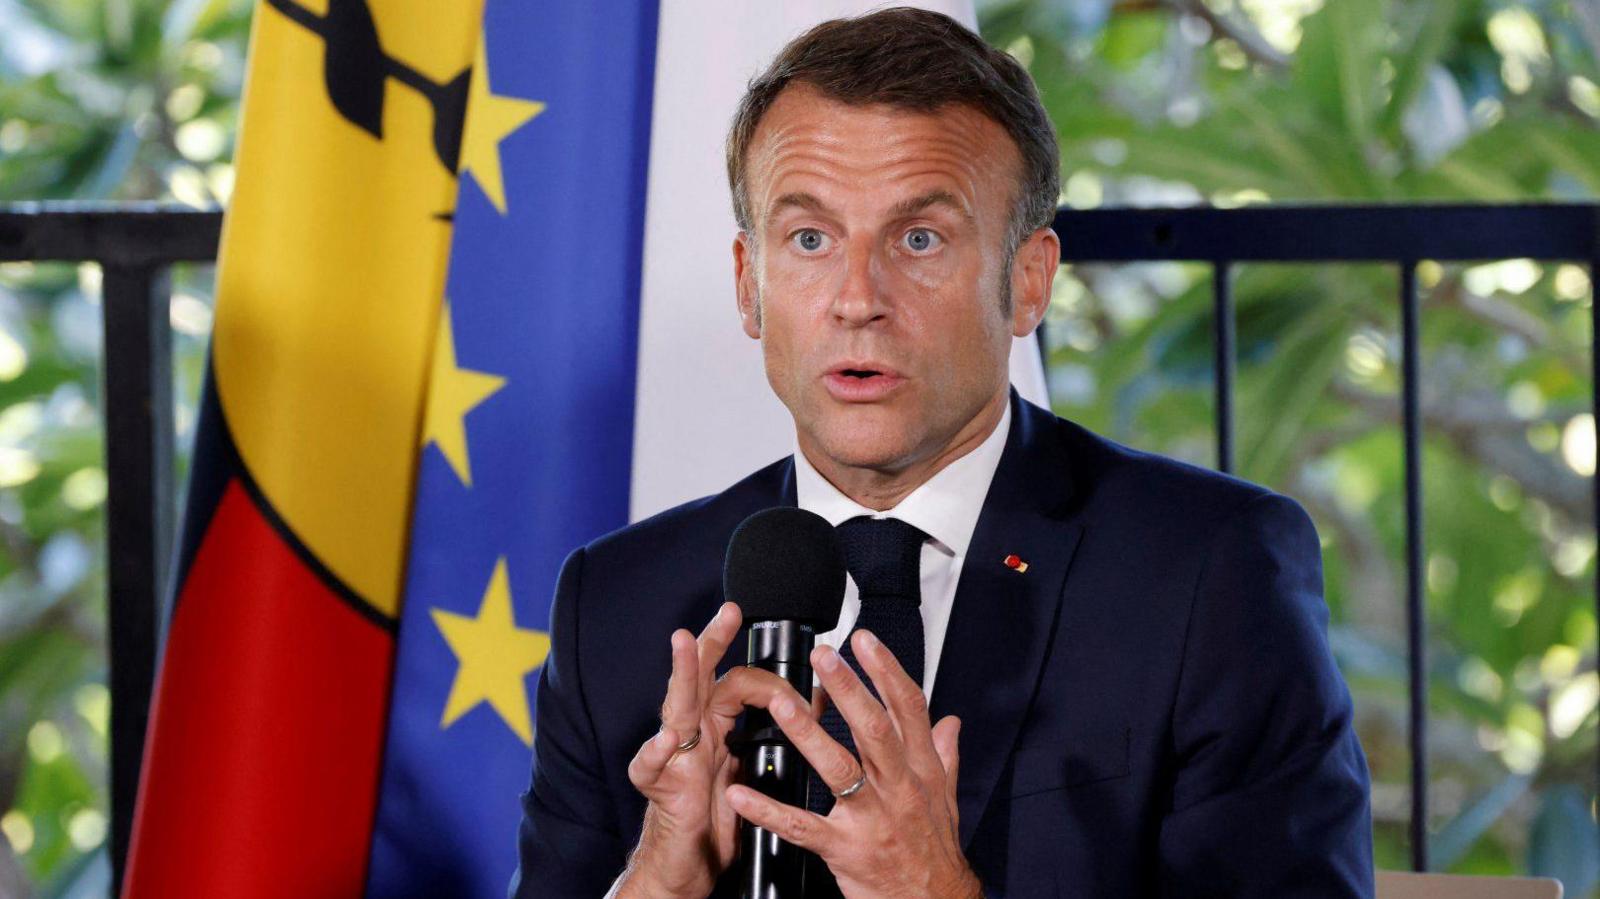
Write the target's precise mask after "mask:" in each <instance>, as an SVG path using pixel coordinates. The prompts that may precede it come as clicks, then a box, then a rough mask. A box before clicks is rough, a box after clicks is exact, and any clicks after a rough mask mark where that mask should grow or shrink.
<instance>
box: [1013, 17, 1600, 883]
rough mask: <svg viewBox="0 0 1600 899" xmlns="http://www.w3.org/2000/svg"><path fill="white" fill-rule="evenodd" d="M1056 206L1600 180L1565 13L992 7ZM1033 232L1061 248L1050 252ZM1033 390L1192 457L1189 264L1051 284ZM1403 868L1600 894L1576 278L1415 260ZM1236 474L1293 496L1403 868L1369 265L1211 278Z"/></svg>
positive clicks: (1590, 40)
mask: <svg viewBox="0 0 1600 899" xmlns="http://www.w3.org/2000/svg"><path fill="white" fill-rule="evenodd" d="M983 31H984V35H985V36H986V37H987V38H988V39H989V40H991V41H992V42H994V43H996V44H998V45H999V46H1002V47H1005V48H1007V49H1008V50H1009V51H1010V52H1011V53H1012V54H1013V55H1015V56H1016V57H1017V58H1018V59H1020V60H1022V61H1023V62H1024V63H1026V64H1027V65H1028V67H1029V68H1030V70H1031V71H1032V72H1033V74H1034V77H1035V78H1036V79H1037V80H1038V82H1039V85H1040V87H1041V89H1042V91H1043V93H1044V96H1045V101H1046V104H1047V105H1048V106H1049V108H1050V112H1051V115H1052V116H1053V118H1054V119H1055V122H1056V124H1057V126H1058V129H1059V131H1060V133H1061V136H1062V157H1063V163H1064V170H1063V174H1064V175H1065V176H1066V182H1065V191H1064V197H1063V199H1064V201H1065V202H1066V203H1068V204H1070V205H1072V206H1078V207H1092V206H1100V205H1169V204H1179V205H1183V204H1193V203H1211V204H1215V205H1217V206H1224V207H1226V206H1237V205H1242V204H1246V203H1263V202H1286V201H1288V202H1296V201H1299V202H1303V201H1315V202H1338V201H1346V202H1401V201H1424V200H1426V201H1436V200H1454V201H1489V202H1507V201H1519V200H1532V199H1541V200H1551V199H1585V200H1591V199H1593V198H1594V196H1595V193H1596V191H1597V189H1600V128H1597V124H1600V87H1597V86H1596V84H1597V82H1600V71H1597V67H1596V60H1597V57H1600V3H1596V2H1594V0H1533V2H1523V3H1514V2H1494V0H1457V2H1451V0H1439V2H1430V3H1400V2H1386V0H1325V2H1321V3H1319V2H1317V0H1282V2H1270V0H1205V2H1202V0H1169V2H1153V0H1152V2H1109V0H1075V2H1015V3H997V4H993V5H989V6H987V7H985V8H984V10H983ZM1062 237H1063V240H1064V241H1066V242H1067V243H1069V244H1070V243H1071V241H1072V235H1071V234H1065V235H1063V236H1062ZM1064 274H1065V275H1067V277H1065V278H1062V279H1061V280H1060V281H1059V286H1058V291H1057V296H1056V298H1055V300H1056V301H1055V303H1054V305H1053V308H1052V310H1051V314H1050V318H1049V328H1048V331H1047V335H1048V336H1049V337H1050V339H1051V350H1050V376H1051V387H1052V390H1051V396H1052V399H1053V400H1054V402H1055V404H1056V408H1057V411H1058V412H1059V413H1060V414H1062V415H1064V416H1067V417H1069V418H1073V419H1075V420H1077V421H1080V422H1082V423H1084V424H1086V425H1087V426H1089V427H1091V428H1094V429H1096V430H1099V431H1101V432H1102V433H1105V434H1108V435H1109V436H1111V437H1113V438H1115V439H1118V440H1121V441H1124V442H1126V443H1130V444H1132V445H1134V446H1138V447H1141V448H1146V449H1152V450H1157V451H1160V452H1165V453H1169V454H1171V455H1175V456H1179V457H1182V458H1188V459H1190V460H1192V461H1195V462H1197V463H1200V464H1213V463H1214V450H1213V449H1212V447H1213V444H1214V438H1213V432H1212V424H1211V421H1212V419H1211V416H1212V414H1213V405H1214V404H1213V400H1212V392H1211V391H1212V373H1211V363H1210V354H1211V347H1212V344H1211V339H1212V338H1211V284H1210V271H1209V269H1207V268H1205V267H1196V266H1185V265H1142V266H1121V267H1106V266H1079V267H1076V268H1075V269H1074V270H1072V271H1070V272H1066V273H1064ZM1419 280H1420V283H1421V287H1422V291H1423V293H1422V300H1423V316H1422V321H1423V333H1422V345H1423V372H1424V376H1423V384H1422V393H1421V396H1422V405H1423V410H1424V421H1425V444H1426V445H1425V448H1424V465H1423V478H1424V489H1425V490H1426V491H1427V493H1426V500H1425V514H1424V521H1425V524H1426V528H1427V530H1426V536H1427V543H1426V553H1425V557H1426V560H1427V561H1426V564H1427V571H1426V575H1427V576H1426V584H1427V597H1426V608H1427V611H1428V615H1429V629H1428V640H1429V647H1428V648H1429V653H1430V657H1429V661H1430V665H1429V678H1430V680H1429V705H1430V713H1431V714H1430V728H1431V730H1430V742H1429V752H1430V758H1429V762H1430V765H1431V766H1432V767H1431V775H1432V776H1431V778H1430V781H1431V788H1432V792H1431V800H1432V801H1431V805H1430V808H1429V809H1428V822H1429V827H1430V830H1431V832H1432V837H1431V839H1430V849H1431V855H1432V862H1433V865H1434V867H1435V869H1437V870H1447V871H1456V872H1463V873H1523V872H1527V873H1539V874H1549V875H1554V876H1557V877H1560V878H1561V879H1562V880H1563V881H1564V882H1565V884H1566V885H1567V895H1569V896H1587V895H1592V894H1593V893H1594V891H1595V888H1596V884H1597V878H1600V833H1597V831H1596V828H1595V790H1594V776H1595V762H1594V758H1595V756H1594V753H1595V732H1596V731H1595V724H1596V713H1595V707H1596V699H1597V697H1600V681H1597V679H1596V675H1595V657H1594V646H1595V617H1594V584H1595V581H1594V578H1595V568H1594V565H1595V539H1594V531H1593V526H1594V522H1593V517H1594V516H1593V499H1592V493H1591V490H1592V482H1591V480H1590V478H1592V476H1593V473H1594V467H1595V447H1594V422H1593V419H1592V418H1591V415H1590V409H1589V404H1590V378H1589V347H1590V342H1591V328H1590V316H1591V308H1590V307H1591V293H1590V289H1589V281H1588V277H1587V275H1586V273H1585V272H1584V270H1583V269H1581V268H1579V267H1578V266H1574V265H1553V266H1541V265H1538V264H1535V263H1533V262H1531V261H1529V260H1509V261H1501V262H1497V263H1494V264H1488V265H1479V266H1469V267H1459V266H1450V267H1445V266H1440V265H1438V264H1433V263H1424V264H1423V265H1422V266H1421V267H1420V269H1419ZM1235 296H1236V302H1237V304H1238V351H1239V377H1238V382H1237V396H1238V403H1239V406H1238V412H1237V415H1238V427H1237V431H1238V434H1237V440H1238V443H1237V449H1236V457H1237V463H1238V469H1239V473H1240V474H1241V475H1242V476H1244V477H1246V478H1249V479H1251V480H1254V481H1258V482H1261V483H1264V484H1268V485H1270V486H1272V487H1274V488H1276V489H1279V490H1282V491H1284V492H1286V493H1288V494H1290V495H1292V496H1294V497H1296V498H1297V499H1299V500H1300V501H1301V502H1302V503H1304V504H1305V505H1306V506H1307V508H1308V509H1309V510H1310V511H1311V513H1312V515H1313V517H1314V518H1315V520H1316V522H1317V525H1318V529H1319V531H1320V532H1321V534H1322V537H1323V543H1324V558H1325V566H1326V579H1327V585H1328V600H1329V605H1330V606H1331V607H1332V611H1333V619H1334V624H1333V632H1332V637H1333V641H1334V647H1335V651H1336V653H1337V655H1338V658H1339V662H1340V666H1341V669H1342V670H1343V672H1344V674H1345V676H1346V678H1347V679H1348V680H1349V681H1350V682H1351V686H1352V688H1353V690H1354V692H1355V695H1356V711H1357V717H1358V727H1359V730H1360V733H1361V738H1362V743H1363V746H1364V747H1365V749H1366V751H1367V755H1368V758H1369V761H1370V764H1371V766H1372V770H1373V777H1374V790H1373V814H1374V825H1375V835H1376V838H1377V847H1376V848H1377V856H1378V862H1379V865H1380V866H1381V867H1385V868H1404V867H1406V866H1407V865H1408V858H1409V846H1408V834H1407V827H1406V819H1407V816H1408V814H1409V791H1408V786H1407V777H1408V773H1409V772H1408V768H1409V752H1408V749H1407V744H1406V734H1405V726H1406V723H1405V722H1406V717H1407V713H1406V693H1405V688H1406V681H1405V638H1404V634H1405V618H1404V608H1405V605H1404V596H1405V569H1404V553H1405V529H1404V496H1405V494H1404V481H1403V469H1402V465H1401V436H1400V431H1399V427H1398V422H1399V393H1398V391H1399V371H1398V366H1399V357H1400V353H1399V336H1398V332H1397V329H1398V314H1399V304H1398V296H1399V286H1398V280H1397V275H1396V272H1395V270H1394V269H1393V268H1389V267H1380V266H1320V267H1293V266H1266V265H1255V266H1248V267H1244V268H1243V269H1241V270H1240V272H1239V274H1238V276H1237V280H1236V282H1235Z"/></svg>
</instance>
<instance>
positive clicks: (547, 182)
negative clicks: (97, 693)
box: [124, 0, 1043, 899]
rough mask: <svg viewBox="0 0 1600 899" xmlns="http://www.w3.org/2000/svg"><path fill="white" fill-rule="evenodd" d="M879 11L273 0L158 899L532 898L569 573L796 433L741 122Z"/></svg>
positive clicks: (163, 726)
mask: <svg viewBox="0 0 1600 899" xmlns="http://www.w3.org/2000/svg"><path fill="white" fill-rule="evenodd" d="M927 5H931V6H933V7H934V8H940V9H943V10H944V11H946V12H950V13H952V14H954V15H956V16H957V17H958V18H960V19H962V20H964V21H966V22H967V23H968V24H969V25H970V24H971V23H972V11H971V6H970V3H961V2H952V3H945V4H941V3H930V4H927ZM867 8H870V7H869V4H866V3H862V2H860V0H855V2H845V0H839V2H817V3H811V4H782V5H781V6H780V5H779V4H775V3H774V4H765V3H762V4H750V3H746V2H740V0H706V2H696V3H688V2H666V0H662V2H661V3H660V4H659V5H658V3H657V2H656V0H611V2H606V3H576V2H573V3H559V4H532V3H526V2H518V0H488V2H487V7H486V8H482V7H478V6H475V5H474V4H472V3H470V2H467V3H459V4H458V3H431V2H424V0H264V2H262V3H261V4H260V6H259V7H258V10H257V12H256V16H255V22H254V33H253V35H252V47H251V62H250V70H249V75H248V78H247V84H246V90H245V98H244V108H243V119H242V121H243V126H242V129H241V134H240V139H239V151H238V155H237V159H236V163H237V166H238V171H239V177H238V188H237V189H236V191H235V193H234V197H233V200H232V203H231V206H230V208H229V210H228V214H227V219H226V224H225V226H224V232H223V245H222V253H221V258H220V261H219V268H218V304H217V315H216V330H215V335H214V337H213V343H212V348H211V369H210V378H209V379H208V384H207V387H206V391H205V396H204V399H203V408H202V415H201V424H200V428H199V436H198V438H197V440H198V442H197V445H196V452H195V467H194V474H193V475H192V478H191V483H190V486H189V498H188V503H187V511H186V518H185V526H184V539H183V548H182V553H181V558H180V566H181V567H180V571H179V572H178V577H177V578H176V579H175V583H176V584H177V585H178V586H177V591H178V595H177V600H176V604H175V610H174V613H173V620H172V623H171V627H170V630H169V637H168V643H167V648H166V654H165V658H164V661H163V666H162V670H161V672H160V675H159V678H158V683H157V695H156V703H155V706H154V709H153V712H152V719H151V733H150V737H149V740H148V741H147V745H146V754H145V767H144V774H143V781H142V783H141V790H140V798H139V807H138V810H137V815H136V821H135V829H134V837H133V847H132V851H131V854H130V864H129V868H128V873H127V877H126V882H125V891H124V895H125V896H129V897H135V899H144V897H157V896H160V897H187V896H207V897H210V896H229V897H250V896H258V895H259V896H297V897H299V896H305V897H343V896H358V895H363V894H366V895H371V896H465V897H478V896H482V897H491V896H495V897H498V896H503V895H505V891H506V886H507V882H508V880H509V878H510V875H511V872H512V869H513V868H514V866H515V844H514V840H515V834H516V823H517V816H518V814H519V811H518V804H517V796H518V794H519V793H520V792H521V791H522V790H524V789H525V788H526V786H527V782H528V772H529V767H530V763H531V760H532V749H531V747H532V742H533V726H534V725H533V722H534V720H535V717H534V708H533V695H532V686H533V684H534V681H535V679H536V677H537V674H538V670H539V666H540V664H541V663H542V662H543V659H544V656H545V653H546V651H547V649H548V646H549V639H548V636H547V634H546V633H545V628H546V627H547V626H548V621H549V599H550V594H551V589H552V587H553V585H554V583H555V579H556V574H557V572H558V571H559V568H560V564H561V561H562V559H563V558H564V557H565V555H566V554H567V553H568V552H569V551H570V550H571V549H572V548H573V547H575V546H577V545H579V544H581V543H583V542H585V541H587V540H590V539H592V538H594V537H596V536H598V535H600V534H602V533H604V532H606V531H609V530H612V529H615V528H617V527H620V526H622V525H624V524H626V523H627V522H628V521H630V520H637V519H639V518H642V517H645V516H647V515H649V514H653V513H654V512H656V511H659V510H661V509H663V508H666V507H668V506H671V505H675V504H677V503H679V502H682V501H684V500H687V499H690V498H693V497H695V496H699V495H703V494H706V493H710V492H714V491H716V490H719V489H721V488H722V487H724V486H726V485H727V484H729V483H732V482H733V481H734V480H736V479H737V478H738V477H740V476H742V475H743V474H744V473H746V472H748V471H751V470H753V469H755V468H757V467H759V466H760V465H763V464H765V463H767V462H770V461H771V460H772V459H775V458H778V457H780V456H783V455H786V454H787V453H789V452H791V451H792V447H793V444H792V440H793V438H792V425H791V423H790V421H789V419H788V416H787V413H786V412H785V411H784V409H783V408H782V406H780V405H779V404H778V403H777V401H776V400H775V399H773V398H772V396H771V394H770V392H769V390H768V388H767V386H766V382H765V379H764V377H763V375H762V369H761V360H760V350H759V345H758V344H756V343H755V342H753V341H749V340H748V339H746V338H745V337H744V335H743V334H742V332H741V331H740V329H739V327H738V321H737V316H736V314H735V312H734V308H735V307H734V300H733V277H732V271H731V262H730V255H731V254H730V250H729V246H730V244H731V242H732V237H733V234H734V230H735V225H734V223H733V218H732V213H731V210H730V208H729V200H728V196H727V186H726V183H725V176H724V174H723V170H722V155H721V142H722V139H723V135H724V132H725V129H726V127H727V123H728V119H729V116H730V115H731V113H732V110H733V108H734V105H735V103H736V102H737V100H738V97H739V95H740V93H741V91H742V90H743V87H744V83H745V81H746V80H747V79H748V78H749V77H750V76H751V75H752V74H754V73H755V72H756V71H758V70H759V69H760V67H761V66H762V65H764V64H765V62H766V61H768V60H769V59H770V58H771V56H772V55H773V53H774V52H775V51H776V50H777V49H778V48H779V47H780V46H781V45H782V44H783V43H784V42H785V41H787V40H788V39H789V38H791V37H793V36H794V35H796V34H798V33H799V32H800V31H803V30H804V29H805V28H806V27H808V26H809V25H811V24H814V23H815V22H817V21H820V20H822V19H825V18H831V17H834V16H839V15H850V14H854V13H859V12H861V11H863V10H865V9H867ZM463 122H464V124H463ZM1012 371H1013V382H1014V383H1015V384H1016V385H1017V387H1018V388H1019V389H1020V390H1021V391H1022V392H1023V394H1024V395H1025V396H1028V397H1029V398H1031V399H1035V400H1036V401H1037V400H1042V398H1043V375H1042V371H1041V368H1040V364H1039V358H1038V355H1037V353H1036V351H1035V350H1034V349H1033V346H1032V344H1031V342H1029V341H1025V340H1023V341H1019V342H1018V345H1017V347H1016V351H1015V352H1014V353H1013V364H1012ZM663 645H664V644H663ZM595 713H596V714H605V710H604V709H596V710H595Z"/></svg>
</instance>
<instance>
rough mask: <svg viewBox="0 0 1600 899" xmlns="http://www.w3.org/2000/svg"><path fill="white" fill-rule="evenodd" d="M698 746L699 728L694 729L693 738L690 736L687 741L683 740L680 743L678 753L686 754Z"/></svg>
mask: <svg viewBox="0 0 1600 899" xmlns="http://www.w3.org/2000/svg"><path fill="white" fill-rule="evenodd" d="M699 745H700V730H699V728H696V729H695V732H694V736H692V737H690V738H689V739H687V740H684V741H683V742H682V743H679V744H678V751H679V752H688V751H689V750H691V749H693V748H695V747H696V746H699Z"/></svg>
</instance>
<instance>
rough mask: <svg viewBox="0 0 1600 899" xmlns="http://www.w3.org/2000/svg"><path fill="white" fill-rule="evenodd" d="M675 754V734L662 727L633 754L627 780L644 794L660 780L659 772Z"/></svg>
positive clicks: (676, 748)
mask: <svg viewBox="0 0 1600 899" xmlns="http://www.w3.org/2000/svg"><path fill="white" fill-rule="evenodd" d="M677 752H678V735H677V733H675V732H674V731H673V730H671V729H670V728H666V727H663V728H662V729H661V730H659V731H657V732H656V735H655V736H653V737H651V738H650V739H648V740H646V741H644V745H643V746H640V747H639V751H638V752H636V753H634V754H633V761H631V762H629V763H628V780H630V781H632V782H633V785H634V786H635V787H637V788H638V789H639V791H640V792H646V791H647V790H649V789H650V787H652V786H653V785H654V784H655V782H656V781H657V780H659V779H660V777H661V772H662V771H664V770H666V767H667V763H668V762H670V761H672V757H673V756H674V755H676V754H677ZM646 795H647V796H648V795H649V794H648V793H646Z"/></svg>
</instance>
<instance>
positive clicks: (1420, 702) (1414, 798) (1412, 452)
mask: <svg viewBox="0 0 1600 899" xmlns="http://www.w3.org/2000/svg"><path fill="white" fill-rule="evenodd" d="M1418 319H1419V315H1418V301H1417V263H1416V261H1415V260H1412V259H1407V260H1404V261H1402V262H1401V263H1400V341H1401V347H1402V349H1401V381H1400V384H1401V419H1402V423H1403V428H1404V431H1405V474H1406V660H1407V662H1408V663H1409V664H1408V674H1409V683H1408V686H1409V688H1410V694H1411V728H1410V737H1411V867H1412V870H1415V871H1426V870H1428V717H1427V716H1428V701H1427V700H1428V675H1427V667H1428V666H1427V648H1428V647H1427V638H1426V634H1425V631H1424V628H1423V592H1422V591H1423V578H1422V573H1423V569H1422V547H1423V534H1422V414H1421V412H1420V410H1419V408H1418V405H1419V404H1418V397H1417V394H1418V392H1419V390H1420V382H1419V380H1418V375H1417V372H1418V369H1419V367H1420V363H1421V359H1420V350H1419V349H1418V344H1419V343H1420V341H1419V339H1418V331H1419V330H1420V326H1419V325H1418Z"/></svg>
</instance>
